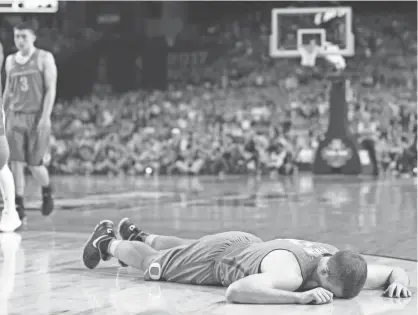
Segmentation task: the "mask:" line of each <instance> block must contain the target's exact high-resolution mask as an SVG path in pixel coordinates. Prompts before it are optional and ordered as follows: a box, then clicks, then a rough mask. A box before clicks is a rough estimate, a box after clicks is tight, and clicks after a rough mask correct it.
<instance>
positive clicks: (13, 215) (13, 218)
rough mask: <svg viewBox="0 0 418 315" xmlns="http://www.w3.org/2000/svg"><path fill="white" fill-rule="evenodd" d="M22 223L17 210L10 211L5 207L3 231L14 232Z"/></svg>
mask: <svg viewBox="0 0 418 315" xmlns="http://www.w3.org/2000/svg"><path fill="white" fill-rule="evenodd" d="M21 225H22V221H21V220H20V218H19V215H18V213H17V211H16V210H15V211H9V210H6V209H3V211H2V216H1V221H0V231H2V232H14V231H16V230H17V229H18V228H20V227H21Z"/></svg>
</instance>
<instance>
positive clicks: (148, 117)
mask: <svg viewBox="0 0 418 315" xmlns="http://www.w3.org/2000/svg"><path fill="white" fill-rule="evenodd" d="M276 6H277V4H276ZM272 7H274V4H271V3H267V2H266V3H265V4H263V5H261V4H257V5H256V7H255V8H252V7H251V8H250V9H249V10H244V9H243V10H242V12H241V11H240V10H235V11H231V13H223V14H219V15H218V18H215V17H213V18H211V19H208V20H207V21H205V24H203V22H202V25H199V27H195V28H191V30H192V31H190V32H187V33H186V34H183V35H182V36H183V37H184V38H185V39H187V40H188V41H192V42H194V43H195V44H196V43H199V45H201V46H200V47H207V46H208V45H209V46H210V45H213V43H215V42H216V44H217V46H216V47H218V48H217V51H216V53H214V54H212V53H211V52H207V51H205V50H204V49H198V50H195V51H193V50H192V51H188V52H187V54H186V53H184V56H183V57H184V58H183V59H182V60H185V58H186V59H187V60H188V64H187V66H185V65H184V64H180V66H179V64H178V62H177V61H178V60H176V58H179V57H178V56H179V54H177V55H175V54H172V55H169V56H171V59H169V60H168V61H167V63H168V65H167V71H168V83H167V86H166V88H164V89H152V88H148V87H147V88H145V87H144V88H141V85H140V84H139V83H138V85H137V87H132V86H130V87H129V88H126V89H125V90H122V91H121V89H120V88H119V89H118V88H117V87H116V88H115V86H114V85H112V83H111V81H112V78H109V77H112V76H114V75H112V74H109V73H111V71H110V70H109V69H108V68H109V67H110V66H109V65H108V64H107V63H106V61H107V59H106V58H105V57H103V58H98V60H97V62H96V63H94V65H95V70H96V71H95V80H94V84H92V85H91V86H89V89H86V91H84V92H83V93H82V94H80V93H79V94H78V95H71V93H67V95H64V94H65V93H61V96H60V97H59V99H58V100H57V104H56V106H55V108H54V111H53V117H52V121H53V139H52V143H51V152H50V155H49V156H47V157H45V160H46V162H48V163H49V165H50V167H51V170H52V171H53V172H55V173H61V174H62V173H64V174H107V175H121V174H127V175H136V174H148V175H150V174H155V173H158V174H217V175H220V176H222V175H223V174H242V173H257V174H269V175H271V176H280V175H290V174H293V173H294V172H297V171H301V170H308V169H309V168H310V165H312V161H313V157H314V154H315V148H316V147H317V146H318V142H319V141H320V140H321V139H322V137H323V136H324V133H325V132H326V129H327V124H328V110H329V106H328V95H329V85H330V83H329V81H328V79H327V78H326V74H327V71H330V69H329V67H328V66H327V65H326V64H325V63H322V62H321V61H318V62H317V65H316V66H315V67H314V68H309V69H306V68H304V67H302V66H301V65H300V60H296V59H295V60H293V59H273V58H270V57H269V49H268V46H269V34H270V24H271V23H270V11H271V8H272ZM59 14H63V13H60V12H58V13H57V16H58V18H57V17H55V18H54V17H50V16H48V17H47V18H46V17H45V16H41V17H38V16H31V17H30V18H32V19H34V20H36V21H37V22H38V23H39V32H38V42H37V44H38V46H39V47H42V48H46V49H48V50H50V51H52V52H53V53H54V54H55V55H56V58H57V60H59V62H60V63H61V62H62V64H63V65H64V66H62V67H61V66H60V67H61V68H60V67H59V69H65V65H66V66H67V68H68V67H71V62H72V61H71V60H73V59H71V57H69V56H79V55H77V53H78V52H83V51H84V50H85V49H86V47H92V46H94V45H97V43H103V41H104V40H106V41H109V40H116V39H115V38H117V40H121V36H120V35H117V33H115V32H114V30H113V29H112V28H111V27H110V26H109V25H107V26H106V27H103V26H101V27H94V26H90V27H87V26H85V27H83V28H82V29H81V30H80V29H74V28H71V27H69V26H68V25H65V23H64V22H62V21H61V20H60V18H59ZM102 17H103V19H104V20H105V18H108V19H109V20H112V15H111V14H107V15H106V14H104V15H102ZM18 18H19V17H16V16H12V17H10V18H5V17H3V18H2V22H1V23H2V28H1V31H0V38H1V41H2V42H3V44H4V45H5V46H6V47H8V48H9V50H10V51H12V50H13V43H12V42H13V38H11V37H10V36H11V32H10V31H9V29H10V25H12V24H13V22H15V19H18ZM45 19H46V20H45ZM62 24H64V25H62ZM110 24H111V23H110ZM353 28H354V32H355V36H356V37H355V39H356V42H355V44H356V46H355V47H356V50H355V56H354V57H350V58H347V60H346V62H347V72H348V73H350V83H351V84H350V88H349V90H348V99H347V100H348V103H349V121H350V128H351V129H352V132H353V134H354V135H355V136H356V137H357V138H358V139H359V142H361V140H362V139H365V138H372V139H373V140H374V141H375V143H376V151H377V157H378V161H379V167H380V169H381V171H382V172H383V173H385V172H390V173H396V174H402V173H404V174H412V173H413V170H414V168H415V167H416V154H417V150H416V141H417V134H416V128H417V108H416V106H417V91H416V83H417V82H416V77H417V73H416V69H417V64H416V62H417V60H416V58H417V51H416V48H417V42H416V40H417V28H416V12H409V13H408V12H404V13H402V12H401V13H399V12H393V10H392V12H391V11H390V10H389V11H387V12H385V14H382V12H380V11H379V8H374V12H371V11H370V10H369V11H367V12H366V13H362V12H355V13H354V17H353ZM110 33H111V34H112V38H111V39H109V34H110ZM115 34H116V35H115ZM122 37H123V36H122ZM170 40H171V39H170ZM176 40H179V39H176ZM142 44H144V43H142ZM139 45H141V43H139ZM144 45H145V44H144ZM169 45H173V43H171V42H170V41H169ZM173 49H174V48H173ZM121 50H123V49H122V48H121ZM179 51H180V50H176V52H179ZM119 56H122V57H119V58H123V54H122V53H120V54H119ZM180 57H181V54H180ZM78 59H80V58H78ZM133 60H134V61H135V67H137V69H139V70H138V71H137V73H136V74H135V76H136V77H135V78H136V80H137V81H136V82H141V80H144V79H143V75H142V77H141V71H140V70H141V69H144V68H145V67H146V65H145V64H144V59H143V58H142V57H141V56H140V55H138V56H135V58H133ZM190 60H192V61H190ZM183 63H184V62H183ZM133 66H134V65H131V67H133ZM66 71H67V70H62V71H60V81H64V82H65V83H62V84H66V85H68V86H70V85H76V84H79V83H77V81H78V80H79V78H80V77H82V76H83V72H80V73H79V76H77V77H76V76H75V75H74V76H72V77H71V76H70V75H68V74H67V73H68V71H67V72H66ZM122 77H123V76H122ZM113 79H114V78H113ZM127 80H128V79H127ZM74 94H75V93H74Z"/></svg>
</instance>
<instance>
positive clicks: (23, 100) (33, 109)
mask: <svg viewBox="0 0 418 315" xmlns="http://www.w3.org/2000/svg"><path fill="white" fill-rule="evenodd" d="M40 53H41V50H39V49H36V50H35V52H34V53H33V54H32V56H31V57H30V58H29V60H28V61H27V62H25V63H24V64H19V63H18V62H16V54H14V55H13V56H12V62H11V66H10V70H9V78H10V84H9V92H10V106H9V108H10V110H12V111H14V112H22V113H33V114H36V113H39V112H40V111H41V110H42V107H43V100H44V91H45V86H44V77H43V73H42V70H41V68H40V65H39V55H40Z"/></svg>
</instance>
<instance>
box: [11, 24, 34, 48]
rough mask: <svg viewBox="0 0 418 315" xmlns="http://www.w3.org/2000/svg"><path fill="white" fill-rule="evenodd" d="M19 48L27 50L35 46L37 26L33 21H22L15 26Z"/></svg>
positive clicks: (15, 38)
mask: <svg viewBox="0 0 418 315" xmlns="http://www.w3.org/2000/svg"><path fill="white" fill-rule="evenodd" d="M13 31H14V41H15V45H16V47H17V49H19V50H27V49H30V48H31V47H33V45H34V43H35V40H36V27H35V25H34V23H32V22H31V21H24V22H21V23H19V24H17V25H15V27H14V28H13Z"/></svg>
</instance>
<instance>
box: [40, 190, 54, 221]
mask: <svg viewBox="0 0 418 315" xmlns="http://www.w3.org/2000/svg"><path fill="white" fill-rule="evenodd" d="M53 210H54V199H53V198H52V191H51V187H42V208H41V212H42V215H43V216H48V215H50V214H51V213H52V211H53Z"/></svg>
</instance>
